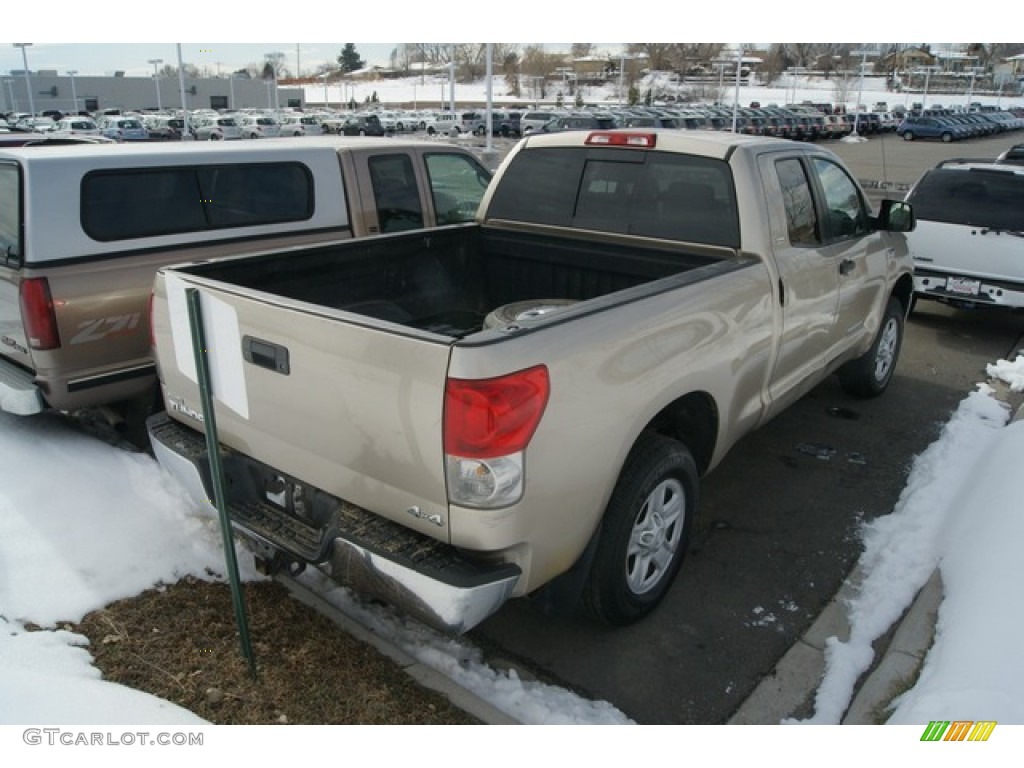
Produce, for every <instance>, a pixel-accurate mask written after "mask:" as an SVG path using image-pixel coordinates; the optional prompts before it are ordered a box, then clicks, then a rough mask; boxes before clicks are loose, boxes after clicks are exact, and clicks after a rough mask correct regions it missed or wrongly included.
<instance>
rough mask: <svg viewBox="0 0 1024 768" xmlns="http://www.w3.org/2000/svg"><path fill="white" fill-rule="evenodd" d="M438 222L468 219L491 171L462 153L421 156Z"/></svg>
mask: <svg viewBox="0 0 1024 768" xmlns="http://www.w3.org/2000/svg"><path fill="white" fill-rule="evenodd" d="M424 162H425V163H426V164H427V177H428V178H429V180H430V195H431V197H432V198H433V201H434V210H435V211H436V212H437V223H438V224H457V223H458V222H460V221H472V220H473V218H474V217H475V216H476V211H477V208H479V207H480V200H481V198H483V196H484V191H485V190H486V189H487V185H488V183H490V180H491V174H490V173H488V171H487V169H486V168H484V167H483V166H482V165H480V164H479V163H478V162H476V161H475V160H473V159H472V158H469V157H467V156H466V155H460V154H455V153H451V152H441V153H436V154H435V153H432V154H429V155H427V156H426V157H425V158H424Z"/></svg>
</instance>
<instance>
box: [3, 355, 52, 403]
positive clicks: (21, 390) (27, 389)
mask: <svg viewBox="0 0 1024 768" xmlns="http://www.w3.org/2000/svg"><path fill="white" fill-rule="evenodd" d="M45 410H47V406H46V401H45V400H43V393H42V392H40V391H39V388H38V387H37V386H36V385H35V381H34V379H33V377H32V374H31V373H29V372H28V371H25V370H22V369H21V368H18V367H17V366H16V365H11V364H10V363H8V362H6V361H4V360H0V411H4V412H6V413H13V414H14V415H16V416H31V415H32V414H33V413H42V412H43V411H45Z"/></svg>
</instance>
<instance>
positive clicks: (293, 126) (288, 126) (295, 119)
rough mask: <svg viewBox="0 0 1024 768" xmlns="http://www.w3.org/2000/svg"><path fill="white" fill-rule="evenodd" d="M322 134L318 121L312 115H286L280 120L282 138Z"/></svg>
mask: <svg viewBox="0 0 1024 768" xmlns="http://www.w3.org/2000/svg"><path fill="white" fill-rule="evenodd" d="M323 132H324V131H323V127H322V126H321V125H320V121H319V120H317V119H316V118H315V117H313V116H312V115H286V116H284V117H283V118H281V135H282V136H320V135H322V134H323Z"/></svg>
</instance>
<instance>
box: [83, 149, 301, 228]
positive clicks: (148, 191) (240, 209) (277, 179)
mask: <svg viewBox="0 0 1024 768" xmlns="http://www.w3.org/2000/svg"><path fill="white" fill-rule="evenodd" d="M81 215H82V228H83V230H84V231H85V233H86V234H87V235H89V237H91V238H92V239H94V240H99V241H101V242H109V241H116V240H132V239H136V238H140V237H154V236H157V235H170V234H180V233H184V232H199V231H205V230H214V229H225V228H230V227H241V226H257V225H261V224H278V223H284V222H290V221H303V220H305V219H308V218H310V217H311V216H312V215H313V179H312V176H311V175H310V173H309V170H308V169H307V168H306V167H305V166H303V165H301V164H300V163H290V162H289V163H263V164H249V165H224V166H196V167H175V168H149V169H130V170H120V169H119V170H111V171H97V172H94V173H90V174H88V175H87V176H86V177H85V178H84V179H83V180H82V214H81Z"/></svg>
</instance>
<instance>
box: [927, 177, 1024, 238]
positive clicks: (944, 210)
mask: <svg viewBox="0 0 1024 768" xmlns="http://www.w3.org/2000/svg"><path fill="white" fill-rule="evenodd" d="M908 201H909V202H910V203H911V204H913V206H914V216H915V217H916V218H918V219H923V220H926V221H941V222H946V223H948V224H966V225H973V226H978V227H995V228H1000V229H1012V230H1016V231H1022V230H1024V175H1018V174H1014V173H1001V172H998V171H990V172H986V171H981V170H970V171H957V170H944V169H936V170H932V171H929V172H928V173H926V174H925V175H924V176H923V177H922V178H921V180H920V181H918V182H917V185H916V186H915V187H914V190H913V191H912V192H911V193H910V197H909V198H908Z"/></svg>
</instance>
